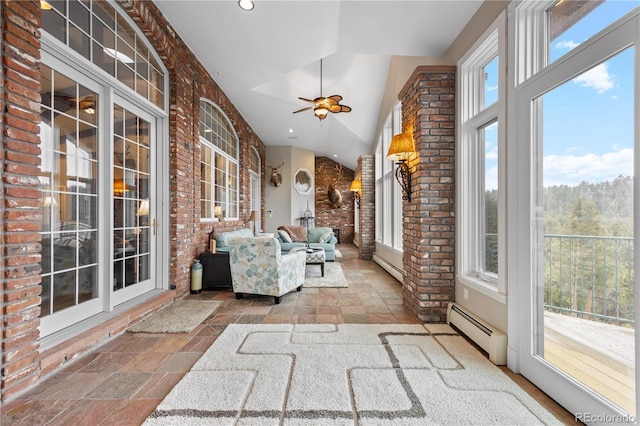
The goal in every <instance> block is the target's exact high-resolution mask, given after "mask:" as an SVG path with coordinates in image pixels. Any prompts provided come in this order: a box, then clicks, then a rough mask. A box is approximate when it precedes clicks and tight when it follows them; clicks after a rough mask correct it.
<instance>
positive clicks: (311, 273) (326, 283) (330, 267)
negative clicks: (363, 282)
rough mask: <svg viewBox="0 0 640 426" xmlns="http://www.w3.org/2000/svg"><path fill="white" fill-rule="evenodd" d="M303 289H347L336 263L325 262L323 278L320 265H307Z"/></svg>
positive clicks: (341, 272)
mask: <svg viewBox="0 0 640 426" xmlns="http://www.w3.org/2000/svg"><path fill="white" fill-rule="evenodd" d="M304 287H349V284H348V283H347V278H346V277H345V276H344V272H343V271H342V266H341V265H340V264H339V263H336V262H325V264H324V277H323V276H322V270H321V269H320V265H307V266H306V271H305V277H304Z"/></svg>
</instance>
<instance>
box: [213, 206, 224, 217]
mask: <svg viewBox="0 0 640 426" xmlns="http://www.w3.org/2000/svg"><path fill="white" fill-rule="evenodd" d="M213 215H214V216H216V217H218V216H222V206H215V207H214V208H213Z"/></svg>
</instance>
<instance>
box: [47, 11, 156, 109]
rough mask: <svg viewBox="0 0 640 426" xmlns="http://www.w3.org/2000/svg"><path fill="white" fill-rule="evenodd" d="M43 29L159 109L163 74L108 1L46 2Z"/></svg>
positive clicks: (141, 42)
mask: <svg viewBox="0 0 640 426" xmlns="http://www.w3.org/2000/svg"><path fill="white" fill-rule="evenodd" d="M47 3H48V4H49V5H50V6H51V9H49V10H46V9H44V10H43V11H42V28H43V30H45V31H46V32H47V33H48V34H50V35H51V36H53V37H54V38H55V39H57V40H59V41H60V42H62V43H64V44H65V45H67V46H68V47H69V48H71V49H73V50H74V51H75V52H77V53H78V54H80V55H81V56H82V57H83V58H85V59H87V60H88V61H91V62H93V63H94V64H95V65H97V66H98V67H100V68H101V69H102V70H103V71H105V72H106V73H107V74H109V75H110V76H112V77H115V78H116V79H118V80H119V81H120V82H122V83H124V84H125V85H126V86H127V87H129V88H130V89H132V90H134V91H136V92H137V93H138V94H140V95H141V96H142V97H144V98H145V99H148V100H150V101H151V102H153V103H154V104H155V105H157V106H158V107H160V108H163V107H164V74H163V72H162V68H161V66H160V63H159V62H158V61H157V60H156V58H155V57H154V55H153V54H152V52H151V51H150V50H149V49H148V48H147V46H146V44H145V42H144V41H143V40H142V38H141V36H139V35H138V34H137V33H136V31H135V30H134V29H133V27H132V26H131V25H130V24H129V23H128V22H127V20H126V19H125V18H124V17H122V16H121V15H120V14H119V13H118V12H117V11H116V9H115V8H114V7H113V6H111V5H110V4H109V2H107V1H105V0H93V1H76V0H72V1H60V0H57V1H54V0H50V1H48V2H47Z"/></svg>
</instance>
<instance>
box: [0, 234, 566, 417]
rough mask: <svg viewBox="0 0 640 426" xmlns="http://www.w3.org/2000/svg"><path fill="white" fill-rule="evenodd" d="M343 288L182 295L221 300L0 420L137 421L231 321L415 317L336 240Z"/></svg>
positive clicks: (372, 267)
mask: <svg viewBox="0 0 640 426" xmlns="http://www.w3.org/2000/svg"><path fill="white" fill-rule="evenodd" d="M339 249H340V251H341V252H342V255H343V260H342V262H341V265H342V267H343V270H344V272H345V276H346V278H347V281H348V282H349V288H320V289H315V288H303V290H302V291H301V292H295V291H294V292H292V293H290V294H287V295H285V296H283V297H282V299H281V303H280V304H279V305H274V304H273V298H269V297H262V296H246V295H245V297H244V298H243V299H241V300H236V299H235V297H234V295H233V293H232V292H231V291H230V290H218V291H206V290H205V291H203V292H202V293H201V294H198V295H187V296H186V298H188V299H216V300H222V301H223V302H224V304H223V305H222V306H221V307H220V308H218V309H217V310H216V311H215V312H214V313H213V314H212V315H211V316H210V317H209V318H208V319H207V320H206V321H204V323H203V324H201V325H200V326H198V327H197V328H196V329H195V330H193V331H192V332H191V333H189V334H165V335H147V334H134V333H124V334H122V335H120V336H118V337H116V338H114V339H113V340H111V341H110V342H108V343H106V344H105V345H103V346H101V347H99V348H98V349H96V350H95V351H93V352H91V353H90V354H88V355H85V356H84V357H82V358H80V359H78V360H76V361H75V362H73V363H72V364H70V365H69V366H68V367H66V368H64V369H63V370H60V371H58V372H57V373H55V374H53V375H52V376H51V377H49V378H48V379H46V380H45V381H43V382H42V383H40V384H38V385H37V386H36V387H34V388H33V389H31V390H30V391H28V392H27V393H25V394H24V395H21V396H19V397H18V398H16V399H14V400H12V401H9V402H8V403H5V404H4V405H3V406H2V408H1V417H0V425H3V426H7V425H45V424H46V425H92V426H93V425H139V424H141V423H142V422H143V421H144V420H145V418H146V417H147V416H148V415H149V414H150V413H151V412H152V411H153V410H154V408H155V407H156V406H157V405H158V404H159V403H160V401H162V399H163V398H164V396H165V395H166V394H167V393H168V392H169V391H170V390H171V388H173V386H175V384H176V383H178V381H180V379H181V378H182V376H183V375H184V374H185V373H186V372H187V371H189V369H190V368H191V366H192V365H193V364H194V363H195V362H196V361H197V360H198V359H199V358H200V356H201V355H202V353H203V352H204V351H206V350H207V348H208V347H209V346H210V345H211V344H212V343H213V342H214V341H215V340H216V338H217V337H218V336H219V335H220V334H221V333H222V331H224V329H225V327H226V326H227V324H232V323H251V324H266V323H307V324H319V323H359V324H384V323H405V324H406V323H418V321H417V319H416V318H415V317H414V316H413V315H412V314H411V313H410V312H409V311H408V310H407V309H406V308H405V307H404V306H403V303H402V287H401V285H400V283H398V281H397V280H395V279H394V278H393V277H392V276H390V275H389V274H387V273H386V272H385V271H384V270H383V269H382V268H380V267H379V266H378V265H377V264H375V263H374V262H372V261H366V260H361V259H359V258H358V254H357V253H358V252H357V248H356V247H354V246H350V245H344V244H342V245H340V246H339ZM503 371H504V372H505V373H507V374H509V376H510V377H511V378H512V379H513V380H514V381H515V382H516V383H518V384H519V385H520V386H521V387H523V388H524V389H525V390H526V391H527V392H529V394H530V395H532V396H533V397H534V398H536V399H537V400H538V401H539V402H540V403H541V404H542V405H543V406H545V407H546V408H547V409H548V410H549V411H551V412H552V413H553V414H555V415H556V417H558V419H559V420H561V421H562V422H563V423H565V424H575V421H574V419H573V416H572V415H571V414H570V413H568V412H567V411H565V410H564V409H563V408H562V407H560V406H559V405H557V404H556V403H555V402H554V401H553V400H551V399H550V398H549V397H547V396H546V395H545V394H544V393H543V392H541V391H540V390H539V389H537V388H536V387H535V386H534V385H532V384H531V383H530V382H528V381H527V380H526V379H524V378H523V377H522V376H520V375H517V374H514V373H511V372H510V371H509V370H508V369H506V368H503Z"/></svg>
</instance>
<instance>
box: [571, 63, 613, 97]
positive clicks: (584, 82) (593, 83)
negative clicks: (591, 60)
mask: <svg viewBox="0 0 640 426" xmlns="http://www.w3.org/2000/svg"><path fill="white" fill-rule="evenodd" d="M573 81H574V83H577V84H579V85H580V86H582V87H591V88H593V89H595V90H596V92H598V93H604V92H606V91H607V90H610V89H613V87H614V86H615V84H614V79H613V76H612V75H611V74H609V67H608V65H607V64H600V65H598V66H596V67H594V68H591V69H590V70H589V71H587V72H585V73H583V74H581V75H579V76H577V77H576V78H574V79H573Z"/></svg>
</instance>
